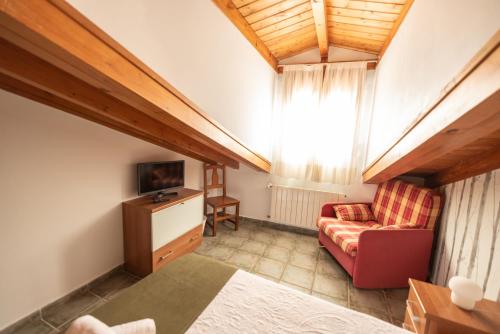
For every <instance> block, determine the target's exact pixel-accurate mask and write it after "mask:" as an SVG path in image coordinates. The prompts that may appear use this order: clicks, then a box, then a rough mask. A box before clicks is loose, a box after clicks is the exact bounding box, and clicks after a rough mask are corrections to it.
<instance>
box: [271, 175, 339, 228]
mask: <svg viewBox="0 0 500 334" xmlns="http://www.w3.org/2000/svg"><path fill="white" fill-rule="evenodd" d="M344 197H345V195H343V194H336V193H331V192H326V191H317V190H309V189H300V188H293V187H285V186H278V185H274V184H273V185H272V186H271V221H273V222H275V223H280V224H285V225H293V226H299V227H303V228H307V229H317V227H316V219H317V218H318V217H319V213H320V210H321V206H322V205H323V204H324V203H327V202H339V201H340V200H341V199H342V198H344Z"/></svg>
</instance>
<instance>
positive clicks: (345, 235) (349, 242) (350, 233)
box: [318, 218, 380, 256]
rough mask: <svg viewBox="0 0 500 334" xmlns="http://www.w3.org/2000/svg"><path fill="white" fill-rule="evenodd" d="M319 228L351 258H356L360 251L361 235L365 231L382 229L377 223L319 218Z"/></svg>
mask: <svg viewBox="0 0 500 334" xmlns="http://www.w3.org/2000/svg"><path fill="white" fill-rule="evenodd" d="M318 227H319V229H320V230H322V231H323V232H325V234H326V235H327V236H329V237H330V239H332V241H333V242H334V243H335V244H337V245H338V246H339V247H340V248H342V250H343V251H344V252H346V253H347V254H349V255H350V256H356V253H357V251H358V239H359V234H360V233H361V232H363V231H365V230H370V229H376V228H378V227H380V225H379V224H377V222H375V221H367V222H363V223H360V222H355V221H343V220H338V219H335V218H319V219H318Z"/></svg>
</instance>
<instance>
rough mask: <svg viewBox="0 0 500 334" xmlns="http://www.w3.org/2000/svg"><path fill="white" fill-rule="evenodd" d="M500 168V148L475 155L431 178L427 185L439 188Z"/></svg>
mask: <svg viewBox="0 0 500 334" xmlns="http://www.w3.org/2000/svg"><path fill="white" fill-rule="evenodd" d="M498 168H500V147H499V148H497V149H494V150H491V151H486V152H483V153H481V154H479V155H474V156H472V157H470V158H468V159H466V160H462V161H460V162H459V163H457V164H456V165H454V166H452V167H450V168H447V169H445V170H443V171H440V172H439V173H437V174H435V175H433V176H431V177H430V178H429V180H428V181H426V185H428V186H429V187H437V186H441V185H445V184H449V183H452V182H456V181H459V180H465V179H467V178H469V177H472V176H476V175H481V174H483V173H486V172H489V171H491V170H495V169H498Z"/></svg>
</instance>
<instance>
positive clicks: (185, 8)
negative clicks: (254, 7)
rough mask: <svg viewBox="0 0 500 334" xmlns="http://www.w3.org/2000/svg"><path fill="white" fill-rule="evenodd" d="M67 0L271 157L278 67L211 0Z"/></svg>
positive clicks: (197, 102) (185, 93)
mask: <svg viewBox="0 0 500 334" xmlns="http://www.w3.org/2000/svg"><path fill="white" fill-rule="evenodd" d="M69 2H70V3H71V4H72V5H73V6H75V7H76V8H77V9H78V10H79V11H81V12H82V13H83V14H84V15H85V16H87V17H88V18H90V19H91V20H92V21H93V22H94V23H96V24H97V25H98V26H99V27H100V28H101V29H103V30H104V31H105V32H107V33H108V34H109V35H110V36H111V37H113V38H114V39H115V40H117V41H118V42H119V43H120V44H122V45H123V46H125V48H127V49H128V50H129V51H131V52H132V53H133V54H134V55H136V56H137V57H138V58H139V59H141V60H142V61H143V62H144V63H146V64H147V65H148V66H149V67H151V68H152V69H153V70H154V71H155V72H157V73H158V74H159V75H161V76H162V77H163V78H164V79H166V80H167V81H168V82H169V83H171V84H172V85H173V86H174V87H175V88H177V89H178V90H179V91H180V92H181V93H182V94H184V95H185V96H187V97H188V98H189V99H190V100H192V101H193V102H194V103H195V104H197V105H198V106H199V107H201V109H202V110H204V111H205V112H207V113H208V114H209V115H210V116H212V117H213V118H214V119H216V120H217V121H218V122H219V123H221V124H222V125H223V126H224V127H226V128H227V129H229V130H230V131H231V132H232V133H233V134H235V135H236V136H237V137H239V138H240V139H242V140H243V142H244V143H246V144H248V145H249V146H250V147H251V148H252V149H254V150H256V151H257V152H259V153H260V154H262V155H264V156H266V157H269V154H270V147H269V126H270V119H271V118H270V111H271V102H272V89H273V80H274V75H275V72H274V70H273V69H272V68H271V66H270V65H269V64H268V63H267V62H266V61H265V60H264V59H263V58H262V57H261V56H260V54H259V53H258V52H257V51H256V50H255V48H254V47H253V46H252V45H251V44H250V43H249V42H248V41H247V40H246V39H245V38H244V37H243V35H242V34H241V33H240V32H239V30H238V29H237V28H236V27H235V26H234V25H233V24H232V23H231V22H230V21H229V19H227V18H226V16H225V15H224V14H223V13H222V12H221V11H220V10H219V9H218V8H217V7H216V6H215V5H214V4H213V3H212V2H211V1H199V0H169V1H161V0H147V1H136V0H107V1H101V0H70V1H69Z"/></svg>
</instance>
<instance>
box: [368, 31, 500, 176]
mask: <svg viewBox="0 0 500 334" xmlns="http://www.w3.org/2000/svg"><path fill="white" fill-rule="evenodd" d="M499 44H500V32H497V33H496V34H495V35H494V36H493V37H492V39H491V40H490V41H489V42H488V43H486V45H485V46H484V47H483V48H482V49H481V50H480V51H479V53H478V54H477V55H476V56H475V57H474V58H473V59H472V60H471V61H470V62H469V64H467V66H466V67H465V68H464V69H463V70H462V71H461V72H460V74H459V75H458V76H456V77H455V78H454V79H453V80H452V81H451V82H450V83H449V84H448V85H447V86H446V87H445V89H444V90H443V91H442V94H441V95H440V97H439V99H438V100H437V101H436V102H435V103H433V104H432V105H431V106H430V107H429V108H428V109H427V110H426V112H425V113H423V114H422V116H421V117H419V118H418V119H417V120H416V121H415V122H414V123H413V124H412V125H411V126H410V127H409V128H408V129H407V130H406V131H405V132H404V134H403V135H402V136H401V137H400V138H399V139H398V140H397V141H396V142H395V143H394V144H393V145H392V146H391V147H390V148H389V149H388V150H387V151H385V152H384V153H383V154H382V155H381V156H380V157H379V158H377V159H376V160H375V161H374V162H373V163H372V164H371V165H369V166H368V167H367V168H366V169H365V171H364V172H363V181H364V182H365V183H381V182H384V181H387V180H389V179H392V178H394V177H397V176H401V175H411V176H419V177H425V178H426V179H427V183H428V185H429V186H439V185H443V184H447V183H451V182H454V181H457V180H461V179H465V178H467V177H471V176H474V175H479V174H482V173H485V172H487V171H490V170H493V169H496V168H500V90H499V88H500V65H499V64H500V48H499Z"/></svg>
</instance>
